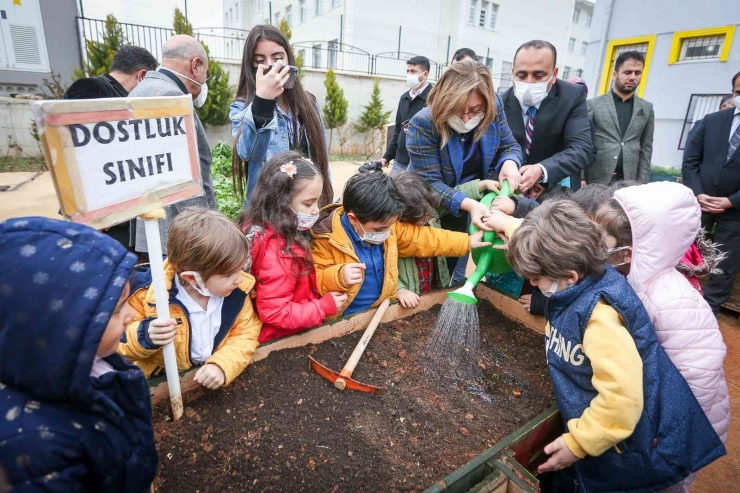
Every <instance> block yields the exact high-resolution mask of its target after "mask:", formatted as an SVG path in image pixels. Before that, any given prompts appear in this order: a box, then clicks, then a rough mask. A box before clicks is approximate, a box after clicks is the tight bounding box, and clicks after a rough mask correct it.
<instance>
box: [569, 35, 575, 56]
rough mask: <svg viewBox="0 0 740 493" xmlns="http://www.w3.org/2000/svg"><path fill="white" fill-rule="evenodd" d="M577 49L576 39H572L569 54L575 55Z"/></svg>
mask: <svg viewBox="0 0 740 493" xmlns="http://www.w3.org/2000/svg"><path fill="white" fill-rule="evenodd" d="M575 49H576V38H570V39H569V40H568V53H573V52H574V51H575Z"/></svg>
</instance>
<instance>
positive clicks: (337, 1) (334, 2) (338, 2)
mask: <svg viewBox="0 0 740 493" xmlns="http://www.w3.org/2000/svg"><path fill="white" fill-rule="evenodd" d="M341 6H342V0H331V8H333V9H335V8H337V7H341Z"/></svg>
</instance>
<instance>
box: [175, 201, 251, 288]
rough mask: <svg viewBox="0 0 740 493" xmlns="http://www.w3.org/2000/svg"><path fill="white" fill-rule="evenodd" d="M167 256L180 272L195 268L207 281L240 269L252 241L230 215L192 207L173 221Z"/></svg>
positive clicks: (244, 262)
mask: <svg viewBox="0 0 740 493" xmlns="http://www.w3.org/2000/svg"><path fill="white" fill-rule="evenodd" d="M167 256H168V259H169V261H170V263H171V264H172V266H173V267H174V268H175V271H177V272H178V273H180V272H183V271H188V270H193V271H196V272H198V273H200V275H201V276H202V277H203V280H204V281H205V280H208V278H210V277H211V276H213V275H228V274H232V273H234V272H236V271H237V270H241V269H242V268H243V267H244V265H245V264H246V263H247V260H248V259H249V242H248V240H247V237H246V236H244V233H242V232H241V231H239V228H238V227H237V226H236V224H234V222H233V221H231V219H229V218H228V217H226V216H224V215H223V214H221V213H220V212H216V211H210V210H206V209H199V208H195V207H193V208H188V209H185V211H183V212H181V213H180V214H178V215H177V217H175V219H174V220H173V221H172V224H170V230H169V234H168V236H167Z"/></svg>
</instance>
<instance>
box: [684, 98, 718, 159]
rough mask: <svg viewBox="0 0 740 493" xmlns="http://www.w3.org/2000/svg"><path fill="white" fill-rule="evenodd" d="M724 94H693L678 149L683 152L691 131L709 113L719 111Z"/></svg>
mask: <svg viewBox="0 0 740 493" xmlns="http://www.w3.org/2000/svg"><path fill="white" fill-rule="evenodd" d="M723 96H725V95H724V94H692V95H691V98H690V99H689V107H688V108H687V109H686V118H685V119H684V122H683V130H682V131H681V138H680V139H679V141H678V149H679V150H681V151H682V150H683V149H684V148H685V147H686V141H687V140H688V138H689V130H691V127H693V126H694V123H696V122H698V121H699V120H701V119H702V118H704V117H705V116H707V115H708V114H709V113H714V112H715V111H717V110H718V109H719V103H720V102H721V101H722V97H723Z"/></svg>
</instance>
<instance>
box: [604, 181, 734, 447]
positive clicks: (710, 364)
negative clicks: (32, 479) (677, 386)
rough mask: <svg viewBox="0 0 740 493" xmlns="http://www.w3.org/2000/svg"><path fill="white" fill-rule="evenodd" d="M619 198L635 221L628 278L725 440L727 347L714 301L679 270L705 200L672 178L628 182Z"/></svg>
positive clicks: (669, 353) (657, 331)
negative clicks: (712, 305) (711, 305)
mask: <svg viewBox="0 0 740 493" xmlns="http://www.w3.org/2000/svg"><path fill="white" fill-rule="evenodd" d="M614 198H615V199H616V200H617V201H618V202H619V204H620V205H621V206H622V208H623V209H624V211H625V212H626V213H627V217H628V218H629V221H630V225H631V226H632V262H631V266H630V273H629V276H627V280H628V281H629V283H630V285H631V286H632V288H633V289H634V290H635V292H636V293H637V295H638V296H639V297H640V300H642V303H643V304H644V305H645V308H646V309H647V312H648V314H649V315H650V319H651V320H652V322H653V325H655V332H656V334H657V336H658V341H659V342H660V345H661V346H663V349H664V350H665V351H666V353H667V354H668V357H670V358H671V361H673V364H674V365H676V368H678V370H679V371H680V372H681V374H682V375H683V377H684V378H685V379H686V382H687V383H688V384H689V386H690V387H691V390H692V391H693V392H694V395H695V396H696V399H697V400H698V401H699V404H701V407H702V409H704V412H705V413H706V415H707V417H708V418H709V421H710V422H711V423H712V426H713V427H714V430H715V431H716V432H717V435H719V437H720V438H721V439H722V441H723V442H724V441H726V439H727V428H728V426H729V422H730V399H729V396H728V394H727V382H726V381H725V374H724V370H723V369H722V363H723V362H724V359H725V355H726V354H727V348H726V347H725V343H724V341H723V340H722V333H721V332H720V330H719V324H718V323H717V318H716V317H715V316H714V314H713V313H712V310H711V309H710V308H709V305H708V304H707V302H706V301H704V298H702V296H701V294H699V292H698V291H697V290H696V289H694V287H693V286H691V284H690V283H689V281H688V280H687V279H686V277H684V276H683V274H681V273H680V272H678V271H677V270H676V264H678V262H679V261H680V260H681V258H682V257H683V256H684V254H685V253H686V250H688V248H689V247H690V246H691V244H692V243H693V242H694V239H695V238H696V235H697V233H698V232H699V228H700V224H701V209H700V208H699V203H698V202H697V200H696V198H695V197H694V194H693V192H692V191H691V190H690V189H689V188H687V187H685V186H683V185H681V184H678V183H670V182H657V183H649V184H647V185H639V186H634V187H627V188H623V189H622V190H619V191H617V192H616V193H615V194H614Z"/></svg>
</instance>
